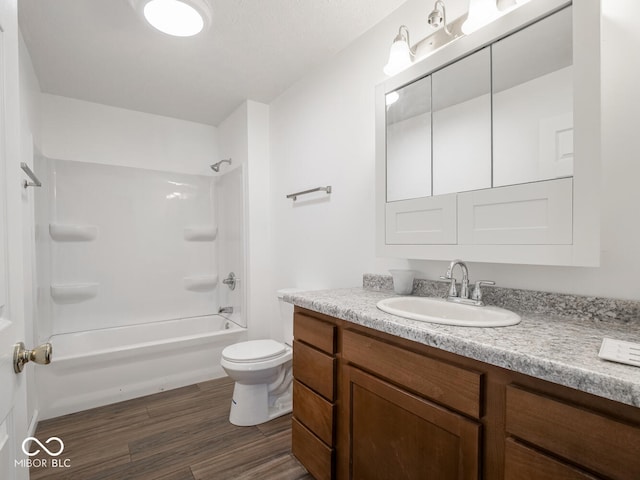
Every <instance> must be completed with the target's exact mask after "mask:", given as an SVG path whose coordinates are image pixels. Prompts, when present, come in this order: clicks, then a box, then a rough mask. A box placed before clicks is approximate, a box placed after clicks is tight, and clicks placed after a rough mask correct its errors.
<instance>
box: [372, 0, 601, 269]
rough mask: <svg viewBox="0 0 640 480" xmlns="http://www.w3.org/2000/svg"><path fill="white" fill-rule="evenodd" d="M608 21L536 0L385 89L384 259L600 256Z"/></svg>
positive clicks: (557, 0) (574, 261)
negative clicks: (603, 47)
mask: <svg viewBox="0 0 640 480" xmlns="http://www.w3.org/2000/svg"><path fill="white" fill-rule="evenodd" d="M599 22H600V6H599V1H593V2H576V4H574V5H572V4H571V2H570V1H566V0H537V1H535V2H529V3H526V4H524V5H522V6H520V7H518V8H517V9H514V10H512V11H510V12H508V13H506V14H504V15H503V16H502V17H500V18H498V19H497V20H496V21H494V22H493V23H491V24H490V25H488V26H486V27H484V28H482V29H480V30H478V31H476V32H474V33H473V34H471V35H469V36H464V37H461V38H458V39H456V40H454V41H453V42H451V43H450V44H448V45H446V46H444V47H443V48H441V49H439V50H437V51H435V52H434V53H432V54H431V55H430V56H429V57H427V58H426V59H424V60H422V61H420V62H419V63H417V64H415V65H413V66H412V67H411V68H410V69H408V70H406V71H404V72H402V73H401V74H399V75H396V76H395V77H392V78H390V79H388V80H387V81H386V82H385V83H383V84H381V85H379V86H378V87H377V89H376V157H377V160H376V178H377V180H376V182H377V185H376V190H377V200H376V201H377V247H378V254H379V255H380V256H388V257H400V258H415V259H441V260H450V259H451V258H455V257H461V258H464V259H465V260H472V261H484V262H497V263H525V264H540V265H576V266H577V265H581V266H595V265H598V263H599V248H600V247H599V229H600V223H599V202H598V183H599V182H598V179H599V170H600V158H599V154H600V140H599V137H600V110H599V108H600V107H599V104H600V101H599V99H600V83H599V75H600V69H599V65H600V61H599V49H600V35H599V31H600V29H599Z"/></svg>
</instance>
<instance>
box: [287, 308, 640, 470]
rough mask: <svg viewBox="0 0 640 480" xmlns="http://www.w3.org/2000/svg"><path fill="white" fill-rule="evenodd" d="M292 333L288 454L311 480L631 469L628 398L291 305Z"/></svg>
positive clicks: (638, 412)
mask: <svg viewBox="0 0 640 480" xmlns="http://www.w3.org/2000/svg"><path fill="white" fill-rule="evenodd" d="M294 336H295V346H294V377H295V383H294V404H293V417H294V418H293V453H294V455H295V456H296V457H297V458H298V459H299V460H300V462H301V463H302V464H303V465H304V466H305V467H306V468H307V470H309V472H310V473H311V474H312V475H313V476H314V477H315V478H316V479H318V480H320V479H328V478H337V479H340V480H342V479H354V480H370V479H371V480H377V479H389V480H396V479H413V478H416V479H430V478H432V479H438V480H446V479H456V480H457V479H460V480H462V479H465V480H466V479H478V478H482V479H486V480H533V479H535V480H557V479H568V480H574V479H575V480H587V479H591V480H593V479H609V480H614V479H615V480H635V479H640V408H636V407H632V406H630V405H624V404H620V403H618V402H614V401H612V400H607V399H605V398H601V397H597V396H594V395H589V394H587V393H584V392H580V391H577V390H574V389H571V388H568V387H564V386H560V385H557V384H552V383H550V382H546V381H543V380H539V379H536V378H533V377H530V376H527V375H522V374H519V373H515V372H512V371H510V370H506V369H503V368H499V367H494V366H492V365H488V364H485V363H483V362H479V361H476V360H471V359H469V358H466V357H462V356H459V355H455V354H452V353H448V352H444V351H442V350H439V349H436V348H433V347H428V346H425V345H422V344H419V343H416V342H412V341H409V340H405V339H402V338H398V337H395V336H393V335H389V334H386V333H382V332H378V331H374V330H372V329H369V328H366V327H361V326H357V325H354V324H352V323H350V322H345V321H342V320H339V319H335V318H332V317H328V316H325V315H321V314H317V313H315V312H311V311H308V310H305V309H302V308H300V307H296V315H295V331H294ZM319 337H322V340H320V339H319ZM310 350H313V352H312V353H311V354H310ZM319 355H323V356H319ZM316 357H317V358H316ZM317 359H321V360H320V361H319V362H318V363H317V364H314V365H310V362H312V363H313V362H315V361H316V360H317Z"/></svg>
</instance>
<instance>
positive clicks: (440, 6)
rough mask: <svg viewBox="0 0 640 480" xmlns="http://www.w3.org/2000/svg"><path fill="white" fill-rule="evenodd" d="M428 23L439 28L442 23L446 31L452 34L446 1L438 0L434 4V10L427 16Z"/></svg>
mask: <svg viewBox="0 0 640 480" xmlns="http://www.w3.org/2000/svg"><path fill="white" fill-rule="evenodd" d="M427 23H428V24H429V25H431V26H432V27H434V28H438V27H440V26H441V25H442V27H443V29H444V33H446V34H447V35H449V36H452V35H453V33H451V30H449V27H448V26H447V10H446V9H445V6H444V2H443V1H442V0H436V3H435V4H434V5H433V10H432V11H431V13H430V14H429V16H428V17H427Z"/></svg>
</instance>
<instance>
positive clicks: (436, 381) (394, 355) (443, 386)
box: [342, 330, 482, 418]
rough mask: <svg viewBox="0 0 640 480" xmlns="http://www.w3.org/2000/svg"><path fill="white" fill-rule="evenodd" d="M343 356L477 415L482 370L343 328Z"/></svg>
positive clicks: (472, 414)
mask: <svg viewBox="0 0 640 480" xmlns="http://www.w3.org/2000/svg"><path fill="white" fill-rule="evenodd" d="M342 355H343V358H344V359H346V360H348V361H349V362H352V363H354V364H357V365H360V366H361V367H362V368H364V369H366V370H369V371H371V372H373V373H376V374H378V375H380V376H382V377H384V378H387V379H389V380H391V381H392V382H395V383H397V384H399V385H403V386H404V387H406V388H408V389H410V390H413V391H415V392H417V393H419V394H421V395H423V396H425V397H427V398H430V399H432V400H435V401H437V402H438V403H440V404H442V405H446V406H448V407H450V408H452V409H455V410H458V411H459V412H462V413H465V414H467V415H470V416H472V417H474V418H480V389H481V382H482V374H481V373H478V372H474V371H471V370H465V369H463V368H460V367H456V366H454V365H451V364H449V363H445V362H441V361H439V360H434V359H432V358H429V357H426V356H424V355H421V354H419V353H415V352H412V351H409V350H405V349H404V348H401V347H397V346H394V345H391V344H388V343H385V342H381V341H379V340H375V339H373V338H371V337H367V336H365V335H360V334H358V333H355V332H351V331H348V330H345V331H344V333H343V336H342Z"/></svg>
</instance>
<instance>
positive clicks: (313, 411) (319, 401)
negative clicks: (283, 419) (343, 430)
mask: <svg viewBox="0 0 640 480" xmlns="http://www.w3.org/2000/svg"><path fill="white" fill-rule="evenodd" d="M334 409H335V406H334V405H332V404H331V403H329V402H327V401H326V400H325V399H324V398H322V397H321V396H320V395H318V394H317V393H315V392H314V391H312V390H310V389H309V388H307V387H305V386H304V385H303V384H301V383H300V382H298V381H294V382H293V415H294V417H296V419H297V420H298V421H300V422H301V423H302V424H304V425H305V426H306V427H307V428H308V429H309V430H311V431H312V432H313V433H315V434H316V435H317V436H318V437H319V438H320V440H322V441H323V442H324V443H326V444H327V445H329V446H333V418H334Z"/></svg>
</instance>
